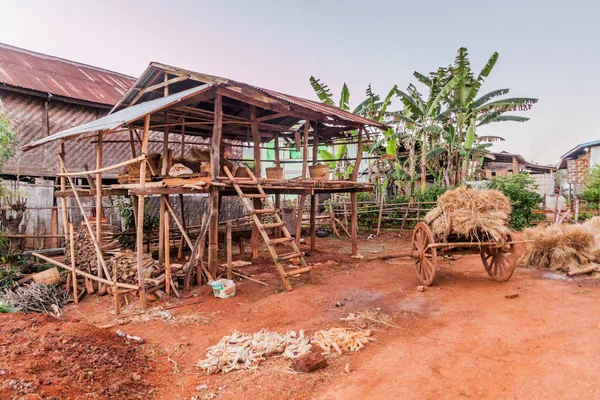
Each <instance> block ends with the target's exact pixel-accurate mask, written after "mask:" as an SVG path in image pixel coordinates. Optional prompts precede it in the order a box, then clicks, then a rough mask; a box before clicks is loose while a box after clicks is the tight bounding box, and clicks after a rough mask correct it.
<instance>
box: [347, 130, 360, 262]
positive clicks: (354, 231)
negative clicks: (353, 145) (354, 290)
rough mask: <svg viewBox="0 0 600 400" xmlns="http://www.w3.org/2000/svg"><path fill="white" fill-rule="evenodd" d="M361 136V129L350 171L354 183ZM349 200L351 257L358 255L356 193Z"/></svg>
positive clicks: (358, 163) (358, 165)
mask: <svg viewBox="0 0 600 400" xmlns="http://www.w3.org/2000/svg"><path fill="white" fill-rule="evenodd" d="M362 135H363V128H361V129H359V130H358V146H357V147H358V149H357V153H356V162H355V164H354V170H353V171H352V176H351V180H352V181H355V182H356V180H357V179H358V172H359V169H360V163H361V162H362V150H363V149H362ZM350 200H351V202H352V214H351V216H350V225H351V226H350V232H351V233H352V236H351V237H352V255H357V254H358V194H357V193H356V192H352V193H350Z"/></svg>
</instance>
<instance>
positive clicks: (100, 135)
mask: <svg viewBox="0 0 600 400" xmlns="http://www.w3.org/2000/svg"><path fill="white" fill-rule="evenodd" d="M103 136H104V135H103V133H102V132H98V143H96V169H100V168H102V147H103V143H102V142H103ZM73 190H76V189H75V188H73ZM96 241H98V246H100V250H102V172H98V173H96ZM97 262H98V278H104V273H103V271H102V268H100V256H98V260H97ZM100 287H102V285H101V284H98V288H100Z"/></svg>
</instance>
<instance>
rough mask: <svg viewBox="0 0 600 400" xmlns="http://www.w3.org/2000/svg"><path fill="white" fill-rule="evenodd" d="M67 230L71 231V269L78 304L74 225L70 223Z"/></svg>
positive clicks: (75, 298)
mask: <svg viewBox="0 0 600 400" xmlns="http://www.w3.org/2000/svg"><path fill="white" fill-rule="evenodd" d="M66 229H68V231H69V250H70V251H71V269H72V270H73V271H72V280H73V300H74V301H75V304H78V303H79V292H78V291H77V290H78V289H77V273H76V272H75V269H76V268H77V262H76V261H75V235H74V233H73V224H71V223H69V224H68V226H67V228H66Z"/></svg>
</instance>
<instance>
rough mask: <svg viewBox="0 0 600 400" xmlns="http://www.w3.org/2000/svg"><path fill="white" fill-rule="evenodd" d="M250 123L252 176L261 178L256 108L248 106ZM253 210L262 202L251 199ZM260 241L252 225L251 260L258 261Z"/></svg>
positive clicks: (259, 207)
mask: <svg viewBox="0 0 600 400" xmlns="http://www.w3.org/2000/svg"><path fill="white" fill-rule="evenodd" d="M250 122H251V125H250V126H251V130H252V143H253V145H254V176H256V177H257V178H260V177H261V171H262V167H261V165H260V134H259V132H258V123H257V122H256V108H255V107H254V106H250ZM252 202H253V205H252V206H253V207H254V209H255V210H256V209H261V208H262V202H261V200H260V199H253V200H252ZM257 217H258V219H259V220H261V221H262V217H261V215H260V214H259V215H257ZM259 239H260V231H259V230H258V227H257V226H256V225H254V224H253V225H252V234H251V236H250V251H251V256H250V258H251V259H252V260H256V259H258V243H259Z"/></svg>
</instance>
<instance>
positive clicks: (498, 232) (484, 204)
mask: <svg viewBox="0 0 600 400" xmlns="http://www.w3.org/2000/svg"><path fill="white" fill-rule="evenodd" d="M510 212H511V207H510V200H509V199H508V198H507V197H506V196H505V195H504V194H502V193H501V192H499V191H498V190H486V189H467V188H464V187H460V188H457V189H454V190H448V191H447V192H445V193H444V194H443V195H441V196H440V197H439V198H438V205H437V206H436V207H434V208H433V209H432V210H430V211H429V212H428V213H427V214H426V215H425V219H424V221H425V223H426V224H428V225H429V227H430V228H431V231H432V233H433V235H434V236H435V237H436V238H440V237H443V236H445V235H446V234H447V233H449V234H454V235H457V236H459V237H462V238H465V239H467V240H477V241H502V240H505V239H506V237H507V235H508V234H509V233H510V229H509V228H508V220H509V217H510ZM448 223H450V226H448Z"/></svg>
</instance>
